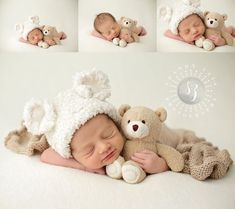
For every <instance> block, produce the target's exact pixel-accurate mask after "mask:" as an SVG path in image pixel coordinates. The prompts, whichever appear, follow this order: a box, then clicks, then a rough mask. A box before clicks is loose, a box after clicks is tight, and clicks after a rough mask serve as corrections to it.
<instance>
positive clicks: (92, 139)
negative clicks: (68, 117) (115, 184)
mask: <svg viewBox="0 0 235 209" xmlns="http://www.w3.org/2000/svg"><path fill="white" fill-rule="evenodd" d="M70 145H71V150H72V155H73V157H74V159H75V160H77V161H78V162H80V163H81V164H82V165H84V166H85V167H86V168H89V169H98V168H102V167H104V166H106V165H109V164H111V163H112V162H113V161H114V160H116V159H117V158H118V156H119V154H120V152H121V151H122V148H123V145H124V139H123V136H122V135H121V133H120V132H119V130H118V128H117V127H116V125H115V124H114V122H113V121H112V120H111V119H110V118H109V117H107V116H106V115H104V114H102V115H97V116H95V117H94V118H92V119H90V120H89V121H88V122H86V123H85V125H83V126H82V127H81V128H80V129H79V130H77V131H76V132H75V134H74V136H73V138H72V141H71V144H70Z"/></svg>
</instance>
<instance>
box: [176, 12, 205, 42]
mask: <svg viewBox="0 0 235 209" xmlns="http://www.w3.org/2000/svg"><path fill="white" fill-rule="evenodd" d="M178 31H179V36H180V37H181V38H183V39H184V41H185V42H187V43H191V42H194V41H196V40H197V39H199V38H200V37H201V36H202V35H203V34H204V32H205V25H204V23H203V22H202V19H201V18H200V17H199V16H198V15H196V14H193V15H190V16H188V17H187V18H185V19H184V20H182V21H181V22H180V24H179V27H178Z"/></svg>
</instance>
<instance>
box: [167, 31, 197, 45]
mask: <svg viewBox="0 0 235 209" xmlns="http://www.w3.org/2000/svg"><path fill="white" fill-rule="evenodd" d="M164 35H165V36H166V37H168V38H171V39H175V40H178V41H183V42H185V43H188V42H186V41H184V39H182V38H181V37H180V36H178V35H175V34H173V33H172V32H171V31H170V30H167V31H165V33H164ZM188 44H193V45H194V43H193V42H191V43H188Z"/></svg>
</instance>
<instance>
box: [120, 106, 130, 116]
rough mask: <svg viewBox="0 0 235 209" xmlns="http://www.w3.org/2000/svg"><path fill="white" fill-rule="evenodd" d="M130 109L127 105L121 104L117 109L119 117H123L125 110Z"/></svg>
mask: <svg viewBox="0 0 235 209" xmlns="http://www.w3.org/2000/svg"><path fill="white" fill-rule="evenodd" d="M130 108H131V106H130V105H128V104H123V105H121V106H120V107H119V109H118V113H119V115H120V116H121V117H123V115H124V114H125V112H126V111H127V110H129V109H130Z"/></svg>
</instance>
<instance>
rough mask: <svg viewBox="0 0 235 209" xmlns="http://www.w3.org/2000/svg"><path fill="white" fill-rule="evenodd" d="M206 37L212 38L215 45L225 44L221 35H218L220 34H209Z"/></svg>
mask: <svg viewBox="0 0 235 209" xmlns="http://www.w3.org/2000/svg"><path fill="white" fill-rule="evenodd" d="M208 38H209V39H210V40H212V41H213V42H214V44H215V45H216V46H223V45H225V40H224V39H223V38H222V37H220V36H217V35H210V36H209V37H208Z"/></svg>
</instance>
